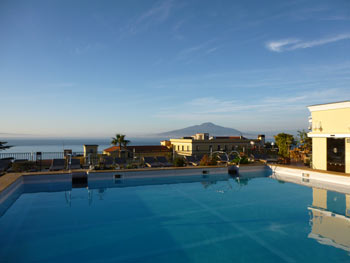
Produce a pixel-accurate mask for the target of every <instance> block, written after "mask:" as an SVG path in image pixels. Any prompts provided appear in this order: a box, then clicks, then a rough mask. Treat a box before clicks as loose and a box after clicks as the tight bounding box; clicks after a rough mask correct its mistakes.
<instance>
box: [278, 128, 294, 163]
mask: <svg viewBox="0 0 350 263" xmlns="http://www.w3.org/2000/svg"><path fill="white" fill-rule="evenodd" d="M274 138H275V142H276V145H277V147H278V154H279V155H280V156H282V157H283V158H289V150H290V147H291V146H292V145H295V140H294V136H293V135H291V134H287V133H279V134H277V135H276V136H274Z"/></svg>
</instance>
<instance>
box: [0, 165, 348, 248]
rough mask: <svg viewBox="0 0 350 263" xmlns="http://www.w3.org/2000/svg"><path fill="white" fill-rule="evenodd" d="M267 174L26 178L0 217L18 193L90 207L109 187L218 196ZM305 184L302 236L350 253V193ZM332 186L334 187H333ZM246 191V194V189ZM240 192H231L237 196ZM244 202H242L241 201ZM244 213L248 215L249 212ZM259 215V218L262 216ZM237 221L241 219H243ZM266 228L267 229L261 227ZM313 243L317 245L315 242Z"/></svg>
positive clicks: (5, 197) (9, 194)
mask: <svg viewBox="0 0 350 263" xmlns="http://www.w3.org/2000/svg"><path fill="white" fill-rule="evenodd" d="M266 176H267V174H266V173H264V172H262V173H256V172H255V173H247V174H242V175H240V176H239V177H230V175H228V174H199V175H198V174H197V175H190V176H188V175H184V176H168V177H164V176H163V177H160V176H159V177H136V176H135V177H130V178H126V177H123V176H121V177H116V176H115V174H113V173H106V174H102V175H101V174H99V175H97V174H96V175H89V178H88V182H87V185H86V187H84V188H83V189H82V190H83V191H81V189H79V190H77V189H75V188H72V178H71V177H69V176H67V177H63V176H62V175H59V176H56V177H55V176H52V175H51V176H40V177H38V176H35V177H32V178H31V177H26V178H25V179H24V182H23V183H22V182H17V183H16V184H14V185H13V186H12V187H11V188H9V189H7V190H6V191H5V192H3V193H2V194H1V195H0V216H1V215H3V214H4V213H5V212H6V210H7V209H8V208H9V207H10V206H11V205H12V204H13V203H14V202H15V201H16V199H17V198H18V197H19V196H20V195H22V194H26V193H39V192H60V194H61V193H62V202H65V203H66V205H67V207H71V206H72V204H74V202H76V203H78V202H77V201H79V199H83V201H85V200H86V201H87V202H88V204H89V205H90V206H94V205H95V204H97V203H98V202H101V201H102V202H103V203H105V202H106V201H107V202H108V199H110V198H111V196H112V197H113V189H112V188H127V187H145V186H155V185H165V184H185V183H194V184H197V185H199V186H201V188H202V189H204V190H205V192H206V193H209V192H210V193H214V195H216V196H220V198H221V197H225V194H227V193H228V192H229V193H231V192H239V191H241V190H242V189H248V188H249V186H250V185H251V183H252V185H254V182H257V181H255V180H256V178H261V177H266ZM266 180H269V179H266ZM286 181H287V180H285V181H284V180H283V178H281V177H279V180H278V183H281V184H287V183H286ZM308 184H309V186H310V187H312V205H310V206H309V207H306V206H307V205H306V204H305V205H303V207H302V211H301V213H303V214H304V215H307V211H309V214H310V219H309V223H310V229H309V230H308V231H307V233H308V234H307V233H306V234H305V233H303V238H304V239H306V236H308V237H309V238H310V239H314V240H315V241H317V242H318V243H320V244H322V245H326V246H331V247H334V248H338V249H342V250H345V251H348V252H350V194H348V193H340V192H335V191H330V190H327V189H320V188H318V187H319V186H318V187H314V186H315V185H313V183H312V182H308ZM281 187H282V185H281ZM331 189H332V190H334V189H333V188H331ZM243 192H244V191H243ZM245 192H246V193H247V192H248V191H245ZM349 193H350V191H349ZM239 194H240V193H237V195H236V193H233V195H234V196H237V197H238V196H239ZM283 194H284V193H283ZM208 196H209V195H208ZM226 197H227V195H226ZM228 197H230V194H228ZM226 199H227V198H226ZM230 200H232V199H230ZM245 200H246V199H244V201H245ZM244 201H242V202H243V203H244ZM273 204H274V203H273V201H272V202H270V203H269V205H267V206H266V209H274V208H271V207H273ZM275 205H276V203H275ZM73 206H74V205H73ZM76 207H77V206H76ZM76 207H75V208H76ZM249 209H252V210H251V213H252V212H253V208H252V207H249V206H247V210H242V211H241V212H242V213H245V212H246V211H250V210H249ZM255 209H258V208H255ZM274 211H275V210H274ZM291 211H292V210H291ZM304 211H305V213H304ZM246 216H247V217H249V213H248V212H247V215H246ZM258 218H259V220H260V219H261V218H262V217H258ZM240 220H242V222H244V220H246V218H242V219H240ZM257 222H258V219H257ZM304 222H307V219H303V222H302V223H304ZM259 223H263V221H262V222H258V223H257V225H258V224H259ZM265 230H266V228H264V231H265ZM312 243H314V244H317V243H316V242H312Z"/></svg>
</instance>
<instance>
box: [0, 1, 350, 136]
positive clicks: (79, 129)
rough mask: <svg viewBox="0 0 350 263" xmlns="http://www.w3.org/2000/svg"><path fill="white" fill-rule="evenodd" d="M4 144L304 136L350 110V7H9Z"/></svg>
mask: <svg viewBox="0 0 350 263" xmlns="http://www.w3.org/2000/svg"><path fill="white" fill-rule="evenodd" d="M0 33H1V35H0V111H1V113H2V114H1V118H0V137H1V136H2V137H6V136H12V135H14V136H43V137H45V136H68V137H95V136H96V137H98V136H112V135H114V134H115V133H125V134H127V135H131V136H137V135H140V136H141V135H146V134H152V133H158V132H164V131H168V130H173V129H179V128H184V127H186V126H191V125H195V124H200V123H203V122H213V123H215V124H218V125H221V126H225V127H230V128H235V129H238V130H241V131H257V132H265V131H284V130H285V131H288V130H297V129H302V128H306V127H307V117H308V116H309V111H308V109H307V108H306V107H307V106H308V105H312V104H319V103H327V102H335V101H343V100H349V99H350V1H348V0H329V1H323V0H317V1H314V0H303V1H299V0H298V1H280V0H275V1H270V0H266V1H261V0H257V1H246V0H244V1H232V0H227V1H220V0H217V1H207V0H193V1H188V0H186V1H181V0H160V1H153V0H148V1H143V0H139V1H136V0H128V1H64V0H57V1H52V0H45V1H39V0H34V1H17V0H2V1H0Z"/></svg>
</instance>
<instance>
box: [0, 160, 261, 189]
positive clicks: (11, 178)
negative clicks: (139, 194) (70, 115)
mask: <svg viewBox="0 0 350 263" xmlns="http://www.w3.org/2000/svg"><path fill="white" fill-rule="evenodd" d="M261 166H266V164H264V163H260V162H259V163H252V164H241V165H240V168H248V167H261ZM226 167H227V166H184V167H157V168H149V167H147V168H135V169H109V170H89V169H77V170H60V171H42V172H23V173H6V174H4V175H3V176H1V177H0V193H1V192H3V191H4V190H6V188H7V187H9V186H11V185H12V184H13V183H15V182H16V181H17V180H18V179H20V178H22V177H25V176H35V175H58V174H72V173H118V172H121V173H129V172H130V173H134V172H145V171H147V172H152V171H156V172H161V171H180V170H198V169H223V168H226Z"/></svg>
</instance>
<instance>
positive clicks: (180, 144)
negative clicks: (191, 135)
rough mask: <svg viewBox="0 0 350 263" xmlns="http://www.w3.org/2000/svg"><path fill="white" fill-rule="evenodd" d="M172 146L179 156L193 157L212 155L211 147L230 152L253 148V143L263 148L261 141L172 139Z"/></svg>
mask: <svg viewBox="0 0 350 263" xmlns="http://www.w3.org/2000/svg"><path fill="white" fill-rule="evenodd" d="M170 141H171V144H172V146H173V148H174V150H175V152H176V153H177V154H178V155H184V156H191V155H203V154H208V153H210V147H212V149H213V150H212V151H213V152H215V151H218V150H219V149H220V150H225V148H226V151H227V152H230V151H232V150H235V149H236V147H242V148H243V147H244V148H246V149H248V148H251V147H252V146H251V144H250V142H251V141H254V142H255V146H257V147H259V146H261V145H262V144H261V142H260V141H259V140H227V139H226V140H225V139H221V140H220V139H217V140H216V139H214V140H191V139H171V140H170Z"/></svg>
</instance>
